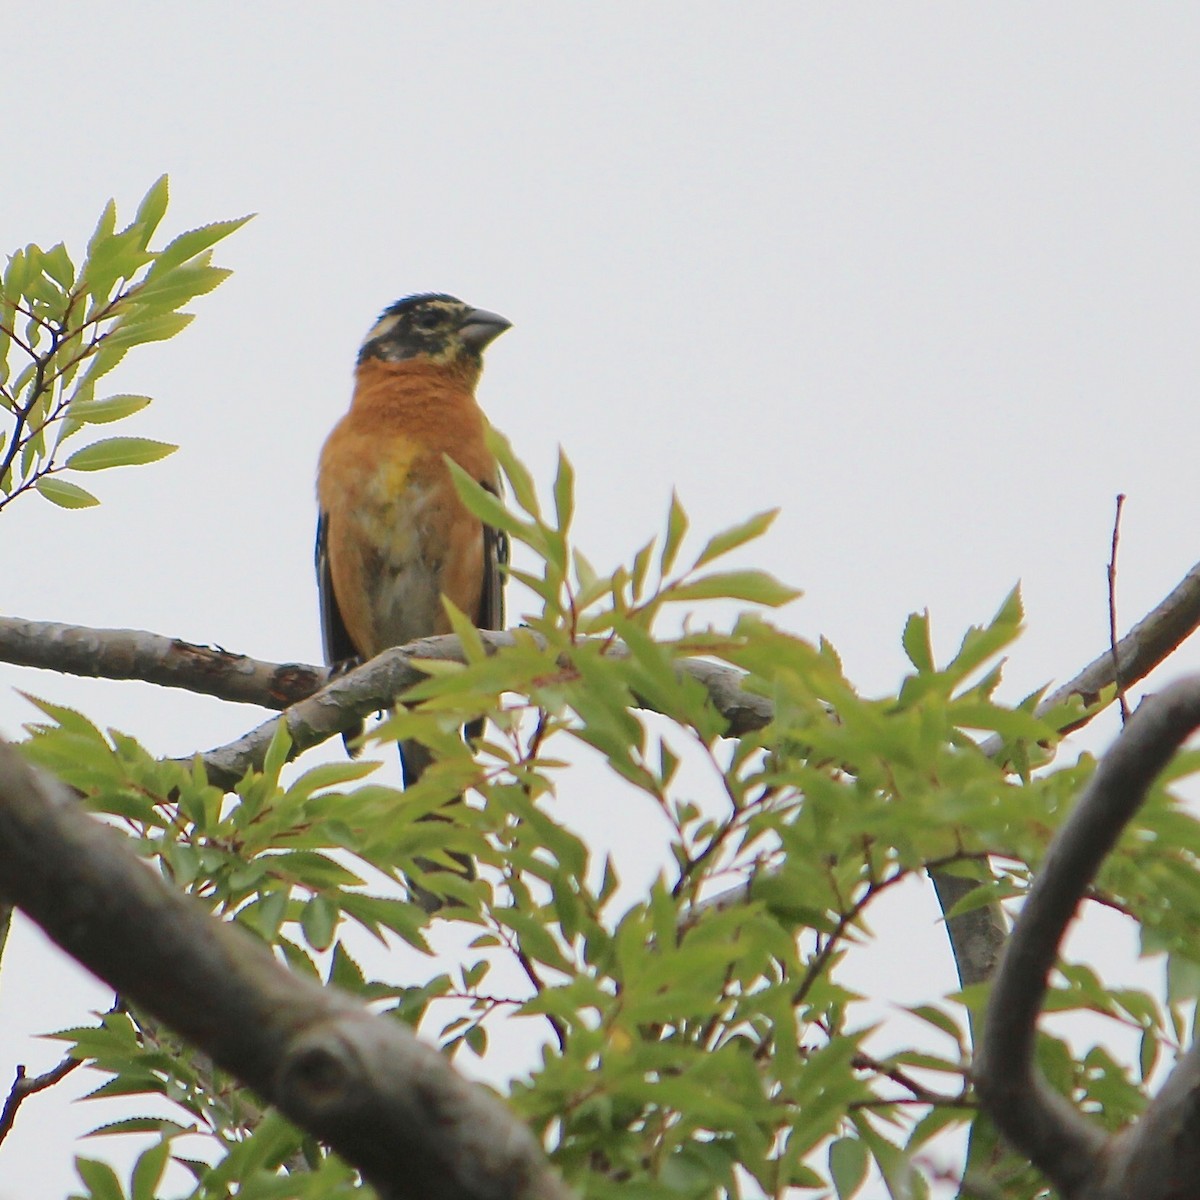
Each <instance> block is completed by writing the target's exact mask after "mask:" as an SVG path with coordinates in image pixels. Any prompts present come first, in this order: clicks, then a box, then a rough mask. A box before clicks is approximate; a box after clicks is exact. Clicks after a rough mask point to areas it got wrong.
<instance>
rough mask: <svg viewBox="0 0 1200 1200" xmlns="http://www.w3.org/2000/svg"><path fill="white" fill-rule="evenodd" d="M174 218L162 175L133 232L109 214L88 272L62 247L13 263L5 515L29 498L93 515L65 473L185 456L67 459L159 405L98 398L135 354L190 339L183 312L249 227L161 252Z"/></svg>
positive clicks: (19, 253) (106, 450) (158, 448)
mask: <svg viewBox="0 0 1200 1200" xmlns="http://www.w3.org/2000/svg"><path fill="white" fill-rule="evenodd" d="M166 211H167V177H166V176H165V175H164V176H163V177H162V178H161V179H159V180H158V182H157V183H155V184H154V186H153V187H152V188H151V189H150V190H149V191H148V192H147V193H146V196H145V198H144V199H143V200H142V202H141V204H140V205H139V206H138V210H137V213H136V215H135V216H134V219H133V221H132V222H130V224H129V225H127V226H125V227H124V228H123V229H120V230H118V229H117V209H116V205H115V203H114V202H113V201H111V200H110V201H109V202H108V204H107V205H106V207H105V209H104V211H103V213H101V215H100V220H99V222H98V223H97V225H96V230H95V232H94V233H93V234H92V237H91V240H90V241H89V242H88V246H87V252H86V254H85V256H84V258H83V261H82V262H81V263H80V264H79V265H78V267H77V266H76V265H75V263H74V262H73V261H72V258H71V255H70V254H69V252H68V251H67V248H66V246H65V245H64V244H63V243H62V242H59V243H58V244H57V245H55V246H51V247H50V249H48V250H43V249H41V247H39V246H35V245H33V244H30V245H28V246H25V247H24V248H23V249H20V250H16V251H14V252H13V253H12V254H11V255H9V257H8V265H7V267H6V268H5V271H4V277H3V281H2V282H0V408H3V409H4V411H6V412H7V413H8V414H9V417H10V419H11V424H10V426H9V427H8V428H7V429H0V508H3V507H4V506H5V505H7V504H9V503H10V502H11V501H13V500H15V499H16V498H17V497H18V496H20V495H22V494H24V493H26V492H28V491H31V490H36V491H38V492H40V493H41V495H42V496H43V497H45V498H46V499H47V500H49V501H51V503H53V504H57V505H59V506H60V507H62V508H90V507H92V506H93V505H95V504H98V503H99V500H97V499H96V497H95V496H94V495H93V494H92V493H91V492H90V491H88V490H87V489H86V488H84V487H83V486H82V485H81V484H80V483H78V482H77V481H76V480H74V479H71V478H67V477H64V475H63V472H91V471H102V470H107V469H108V468H110V467H125V466H134V465H139V464H142V463H151V462H156V461H157V460H158V459H160V458H164V457H165V456H166V455H168V454H170V453H171V452H172V451H173V450H175V449H176V447H174V446H172V445H169V444H168V443H166V442H158V441H154V440H152V439H150V438H142V437H120V436H119V437H106V438H100V439H99V440H97V441H94V442H90V443H88V444H87V445H84V446H80V447H79V448H77V449H74V450H72V451H71V452H70V453H69V454H68V453H67V452H66V450H65V449H64V448H63V447H64V443H65V442H66V441H67V440H68V439H69V438H72V437H74V436H75V435H76V434H78V433H79V432H80V431H81V430H84V429H89V428H90V427H91V426H95V425H108V424H112V423H113V422H116V421H121V420H124V419H126V418H127V417H131V416H133V415H134V414H135V413H137V412H140V411H141V410H142V409H143V408H145V407H146V405H148V404H149V403H150V397H149V396H135V395H124V394H116V395H110V396H101V397H97V394H96V389H97V386H98V385H99V384H100V382H101V380H102V379H103V378H104V376H106V375H107V374H109V372H111V371H112V370H113V368H114V367H116V366H117V364H118V363H120V362H121V360H122V359H123V358H124V357H125V355H126V354H127V353H128V352H129V351H130V350H131V349H132V348H133V347H134V346H139V345H143V344H145V343H147V342H156V341H162V340H164V339H166V338H170V337H174V336H175V334H177V333H179V332H180V331H181V330H182V329H184V328H186V327H187V325H188V324H189V323H190V322H191V320H192V318H191V316H190V314H188V313H184V312H180V311H179V310H180V309H181V308H182V307H183V306H184V305H185V304H187V303H189V302H190V301H191V300H193V299H195V298H196V297H197V296H201V295H203V294H204V293H205V292H210V291H212V290H213V288H215V287H216V286H217V285H218V284H219V283H220V282H221V281H222V280H223V279H225V278H226V276H227V275H228V274H229V272H228V271H227V270H225V269H223V268H221V267H214V266H213V265H212V247H213V246H214V245H215V244H216V243H217V242H219V241H221V239H222V238H225V237H228V236H229V234H231V233H232V232H233V231H234V230H235V229H238V228H239V227H240V226H242V225H244V224H245V222H246V221H247V220H248V219H249V218H247V217H243V218H241V219H240V220H235V221H218V222H217V223H215V224H213V225H206V226H204V227H203V228H202V229H193V230H189V231H188V232H186V233H182V234H180V235H179V236H178V237H176V238H174V239H173V240H172V241H170V242H169V243H168V244H167V245H166V246H164V247H163V248H162V249H161V250H152V249H151V248H150V240H151V238H153V236H154V234H155V232H156V231H157V229H158V226H159V224H160V223H161V221H162V219H163V217H164V215H165V214H166ZM64 454H65V455H66V457H65V458H63V457H62V456H63V455H64Z"/></svg>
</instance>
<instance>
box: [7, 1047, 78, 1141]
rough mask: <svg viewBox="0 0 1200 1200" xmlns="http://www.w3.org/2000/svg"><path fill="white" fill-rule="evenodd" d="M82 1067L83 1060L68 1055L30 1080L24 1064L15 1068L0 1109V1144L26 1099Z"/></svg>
mask: <svg viewBox="0 0 1200 1200" xmlns="http://www.w3.org/2000/svg"><path fill="white" fill-rule="evenodd" d="M81 1066H83V1060H82V1059H80V1058H71V1057H70V1055H68V1056H67V1057H66V1058H64V1059H63V1060H62V1062H60V1063H59V1064H58V1066H56V1067H52V1068H51V1069H50V1070H49V1071H46V1072H45V1073H44V1074H42V1075H35V1076H34V1077H33V1078H32V1079H30V1077H29V1076H28V1075H26V1074H25V1066H24V1064H20V1065H18V1067H17V1072H16V1078H15V1079H14V1080H13V1085H12V1087H11V1088H9V1089H8V1098H7V1099H6V1100H5V1101H4V1108H3V1109H0V1142H3V1141H4V1139H5V1138H6V1137H8V1134H9V1131H10V1130H11V1129H12V1127H13V1122H14V1121H15V1120H16V1119H17V1109H19V1108H20V1107H21V1105H22V1104H23V1103H24V1102H25V1100H26V1099H28V1097H30V1096H33V1095H36V1094H37V1093H38V1092H44V1091H45V1090H46V1089H47V1088H52V1087H53V1086H54V1085H55V1084H56V1083H60V1082H61V1081H62V1080H64V1079H66V1077H67V1076H68V1075H70V1073H71V1072H72V1071H74V1070H75V1068H76V1067H81Z"/></svg>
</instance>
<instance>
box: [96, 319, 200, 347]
mask: <svg viewBox="0 0 1200 1200" xmlns="http://www.w3.org/2000/svg"><path fill="white" fill-rule="evenodd" d="M192 320H193V317H192V315H191V313H177V312H168V313H161V314H159V315H157V316H153V317H147V318H146V319H145V320H132V319H130V318H129V317H126V318H124V319H123V320H122V321H121V322H120V324H118V325H117V326H116V328H114V329H112V330H111V331H110V332H109V333H106V334H105V335H104V337H103V339H102V340H101V342H100V345H101V346H102V347H103V348H104V349H105V350H108V351H109V352H113V351H124V350H128V349H129V347H130V346H141V345H143V344H144V343H146V342H165V341H167V340H168V339H169V338H173V337H174V336H175V335H176V334H177V333H180V332H182V331H183V330H184V329H186V328H187V327H188V326H189V325H190V324H191V323H192Z"/></svg>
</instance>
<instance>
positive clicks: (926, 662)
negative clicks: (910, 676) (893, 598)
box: [900, 609, 934, 674]
mask: <svg viewBox="0 0 1200 1200" xmlns="http://www.w3.org/2000/svg"><path fill="white" fill-rule="evenodd" d="M900 641H901V644H902V645H903V647H904V653H905V654H907V655H908V661H909V662H910V663H912V665H913V666H914V667H916V668H917V670H918V671H920V672H921V673H922V674H925V673H926V672H929V671H932V670H934V665H933V641H932V639H931V638H930V634H929V610H928V609H926V610H925V611H924V612H923V613H909V615H908V620H907V621H906V622H905V623H904V635H903V637H902V638H901V639H900Z"/></svg>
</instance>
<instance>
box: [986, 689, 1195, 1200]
mask: <svg viewBox="0 0 1200 1200" xmlns="http://www.w3.org/2000/svg"><path fill="white" fill-rule="evenodd" d="M1197 726H1200V677H1192V678H1190V679H1186V680H1183V681H1181V682H1179V683H1176V684H1173V685H1172V686H1171V687H1169V688H1167V689H1165V690H1164V691H1162V692H1160V693H1159V694H1158V695H1156V696H1153V697H1151V698H1150V699H1148V700H1146V701H1145V702H1144V703H1143V704H1142V705H1141V707H1140V708H1139V709H1138V711H1137V712H1136V713H1135V714H1134V715H1133V716H1132V717H1131V718H1130V721H1129V723H1128V725H1126V726H1125V728H1124V730H1123V731H1122V733H1121V735H1120V737H1118V739H1117V741H1116V742H1115V743H1114V744H1113V747H1112V749H1110V750H1109V752H1108V753H1107V754H1106V755H1105V756H1104V758H1103V759H1102V760H1101V762H1100V765H1099V766H1098V767H1097V768H1096V772H1095V774H1094V775H1093V776H1092V780H1091V782H1090V783H1089V785H1088V787H1087V788H1086V789H1085V791H1084V793H1083V795H1082V796H1081V797H1080V799H1079V802H1078V803H1077V804H1076V805H1075V808H1074V809H1073V810H1072V812H1071V815H1070V816H1069V817H1068V818H1067V821H1066V823H1065V824H1064V825H1063V827H1062V828H1061V829H1060V830H1059V832H1058V834H1057V836H1056V837H1055V838H1054V841H1053V842H1052V843H1051V845H1050V849H1049V851H1048V852H1047V854H1046V859H1045V862H1044V863H1043V864H1042V868H1041V870H1040V871H1039V872H1038V876H1037V879H1036V880H1035V881H1034V884H1033V887H1032V888H1031V889H1030V892H1029V896H1028V898H1027V899H1026V901H1025V904H1024V906H1023V908H1022V909H1021V914H1020V916H1019V917H1018V919H1017V923H1016V926H1015V928H1014V930H1013V934H1012V937H1011V938H1010V939H1009V943H1008V946H1007V947H1006V949H1005V951H1004V954H1003V956H1002V959H1001V962H1000V966H999V968H998V969H997V973H996V981H995V985H994V986H993V988H992V993H991V998H990V1000H989V1002H988V1008H987V1015H986V1020H985V1025H984V1036H983V1048H982V1051H981V1053H980V1055H979V1058H978V1060H977V1062H976V1087H977V1088H978V1090H979V1094H980V1097H981V1099H982V1100H983V1103H984V1104H985V1106H986V1107H987V1108H988V1110H989V1111H990V1112H991V1115H992V1117H993V1119H994V1120H995V1122H996V1124H997V1126H999V1128H1000V1129H1001V1131H1002V1132H1003V1133H1004V1134H1005V1136H1006V1137H1007V1138H1008V1139H1009V1140H1010V1141H1011V1142H1012V1143H1013V1144H1014V1145H1015V1146H1016V1147H1017V1148H1018V1149H1020V1150H1021V1151H1022V1152H1023V1153H1024V1154H1026V1155H1028V1157H1029V1158H1030V1160H1031V1161H1032V1162H1033V1163H1034V1164H1035V1165H1037V1166H1038V1167H1039V1168H1040V1169H1041V1170H1042V1171H1044V1172H1045V1174H1046V1175H1047V1176H1048V1177H1049V1178H1050V1179H1051V1180H1052V1181H1053V1183H1054V1184H1055V1186H1056V1187H1058V1188H1059V1189H1061V1190H1062V1191H1063V1193H1064V1194H1065V1195H1066V1196H1068V1197H1085V1196H1086V1197H1089V1198H1093V1197H1094V1198H1095V1200H1101V1198H1104V1200H1110V1198H1111V1200H1116V1198H1117V1197H1127V1196H1137V1197H1139V1200H1168V1198H1170V1200H1185V1198H1187V1197H1200V1142H1197V1140H1196V1138H1195V1136H1194V1134H1195V1129H1196V1127H1197V1122H1198V1121H1200V1092H1198V1090H1197V1085H1198V1084H1200V1058H1198V1055H1197V1050H1196V1047H1194V1046H1193V1048H1192V1049H1191V1050H1190V1051H1189V1052H1188V1054H1187V1055H1186V1056H1185V1058H1184V1059H1183V1061H1182V1062H1181V1063H1180V1064H1179V1066H1178V1067H1177V1068H1176V1069H1175V1071H1174V1072H1173V1073H1172V1075H1171V1077H1170V1079H1169V1080H1168V1082H1167V1084H1166V1086H1165V1087H1164V1088H1163V1089H1162V1091H1161V1092H1160V1093H1159V1095H1158V1097H1157V1098H1156V1100H1155V1101H1154V1102H1153V1103H1152V1105H1151V1107H1150V1109H1149V1110H1148V1111H1147V1113H1146V1114H1145V1116H1144V1117H1143V1118H1142V1120H1141V1121H1140V1122H1139V1123H1138V1124H1136V1125H1134V1126H1132V1127H1131V1128H1130V1129H1128V1130H1126V1131H1125V1133H1124V1134H1122V1135H1121V1136H1120V1140H1119V1141H1113V1140H1111V1139H1109V1138H1108V1137H1107V1136H1106V1135H1105V1133H1104V1132H1103V1131H1102V1130H1101V1129H1100V1128H1099V1127H1098V1126H1097V1125H1094V1124H1093V1123H1092V1122H1091V1121H1089V1120H1087V1119H1086V1118H1085V1117H1084V1116H1082V1115H1081V1114H1080V1113H1079V1112H1077V1111H1076V1109H1075V1108H1074V1106H1073V1105H1071V1104H1070V1103H1068V1101H1067V1100H1065V1099H1064V1098H1063V1097H1062V1096H1060V1095H1059V1094H1058V1093H1057V1092H1055V1091H1054V1090H1053V1089H1052V1088H1051V1087H1050V1086H1049V1085H1048V1084H1047V1083H1046V1081H1045V1080H1044V1079H1043V1078H1042V1076H1041V1074H1040V1073H1039V1072H1038V1071H1037V1069H1036V1067H1035V1066H1034V1043H1035V1038H1036V1034H1037V1019H1038V1015H1039V1013H1040V1012H1041V1008H1042V1002H1043V1000H1044V999H1045V994H1046V988H1047V984H1048V980H1049V976H1050V971H1051V969H1052V968H1053V966H1054V963H1055V960H1056V958H1057V955H1058V947H1059V944H1060V942H1061V940H1062V937H1063V934H1064V932H1065V931H1066V927H1067V924H1068V922H1069V921H1070V920H1071V918H1072V916H1073V915H1074V913H1075V910H1076V908H1077V906H1078V904H1079V902H1080V900H1081V899H1082V898H1083V896H1084V894H1085V893H1086V891H1087V888H1088V887H1089V885H1090V884H1091V882H1092V880H1093V879H1094V877H1095V875H1096V872H1097V870H1098V869H1099V867H1100V864H1101V863H1102V862H1103V860H1104V857H1105V856H1106V855H1107V854H1108V853H1109V851H1110V850H1111V849H1112V847H1113V845H1114V844H1115V843H1116V840H1117V837H1118V835H1119V834H1120V832H1121V830H1122V829H1123V828H1124V827H1125V825H1126V824H1127V823H1128V822H1129V820H1130V819H1131V818H1132V817H1133V815H1134V814H1135V813H1136V812H1137V810H1138V808H1139V807H1140V806H1141V804H1142V802H1143V800H1144V799H1145V797H1146V793H1147V791H1148V790H1149V788H1150V785H1151V784H1152V783H1153V782H1154V779H1155V777H1156V776H1157V775H1158V773H1159V772H1160V771H1161V770H1162V769H1163V768H1164V767H1165V766H1166V765H1167V763H1168V762H1169V761H1170V759H1171V756H1172V755H1173V754H1174V753H1175V751H1176V750H1177V749H1178V747H1179V746H1180V745H1182V743H1183V741H1184V740H1185V739H1186V738H1187V736H1188V735H1189V734H1190V733H1191V732H1192V731H1193V730H1194V729H1195V728H1196V727H1197Z"/></svg>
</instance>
